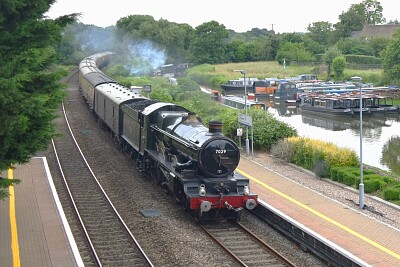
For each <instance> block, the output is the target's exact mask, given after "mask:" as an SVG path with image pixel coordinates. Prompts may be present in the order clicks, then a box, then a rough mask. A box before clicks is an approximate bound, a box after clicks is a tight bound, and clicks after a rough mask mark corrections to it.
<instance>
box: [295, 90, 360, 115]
mask: <svg viewBox="0 0 400 267" xmlns="http://www.w3.org/2000/svg"><path fill="white" fill-rule="evenodd" d="M344 101H345V100H344V99H340V98H337V97H334V96H325V95H321V96H313V95H308V96H303V97H302V98H301V103H300V105H299V110H300V113H302V114H303V113H310V114H319V115H321V116H324V115H326V116H352V115H353V114H354V113H355V112H354V110H353V109H352V108H350V107H346V105H345V102H344Z"/></svg>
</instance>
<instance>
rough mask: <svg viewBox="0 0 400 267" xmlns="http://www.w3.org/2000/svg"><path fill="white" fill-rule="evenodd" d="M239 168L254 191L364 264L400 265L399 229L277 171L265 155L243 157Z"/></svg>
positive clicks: (377, 265)
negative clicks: (263, 161)
mask: <svg viewBox="0 0 400 267" xmlns="http://www.w3.org/2000/svg"><path fill="white" fill-rule="evenodd" d="M237 172H239V173H240V174H242V175H245V176H247V177H248V178H250V185H251V191H253V192H254V193H256V194H258V195H259V198H261V200H262V201H264V202H266V203H268V204H269V205H270V206H272V207H274V208H276V209H277V210H279V211H281V212H282V213H283V214H285V215H287V216H288V217H289V218H291V219H292V220H294V221H296V222H297V223H299V224H300V225H303V226H304V227H307V229H310V230H311V231H313V232H315V233H317V234H318V235H320V236H322V237H323V238H325V239H326V240H329V241H331V242H332V243H334V244H335V245H337V246H338V247H340V248H342V249H343V250H345V251H347V252H349V253H350V255H351V254H352V255H353V256H354V257H355V258H357V259H360V262H363V264H362V265H365V266H374V267H380V266H382V267H383V266H393V267H394V266H400V230H399V229H396V228H394V227H392V226H389V225H387V224H385V223H383V222H380V221H378V220H376V219H374V218H371V217H370V216H367V215H366V214H364V213H362V212H360V210H357V207H355V206H354V207H351V206H347V205H344V204H342V203H339V202H337V201H334V200H332V199H329V198H327V197H325V196H323V195H322V194H320V193H318V192H316V191H314V190H311V189H309V188H307V187H304V186H302V185H300V184H298V183H296V182H294V181H292V180H290V179H288V178H286V177H284V176H282V175H281V174H278V173H277V172H275V171H273V170H271V169H269V168H268V166H266V165H265V164H262V159H261V160H260V159H257V158H256V159H255V160H250V159H246V158H245V157H242V159H241V160H240V164H239V167H238V169H237ZM315 179H317V178H315Z"/></svg>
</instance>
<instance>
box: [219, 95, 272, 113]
mask: <svg viewBox="0 0 400 267" xmlns="http://www.w3.org/2000/svg"><path fill="white" fill-rule="evenodd" d="M223 105H225V106H228V107H231V108H234V109H245V108H246V106H247V109H262V110H266V105H265V103H263V102H259V101H257V100H251V99H246V100H245V99H244V98H242V97H238V96H234V95H227V96H224V97H223Z"/></svg>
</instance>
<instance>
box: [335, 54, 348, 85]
mask: <svg viewBox="0 0 400 267" xmlns="http://www.w3.org/2000/svg"><path fill="white" fill-rule="evenodd" d="M345 68H346V58H345V57H344V56H339V57H335V58H334V59H333V61H332V66H331V69H332V70H333V72H334V73H335V77H336V80H339V79H341V78H342V77H343V73H344V69H345Z"/></svg>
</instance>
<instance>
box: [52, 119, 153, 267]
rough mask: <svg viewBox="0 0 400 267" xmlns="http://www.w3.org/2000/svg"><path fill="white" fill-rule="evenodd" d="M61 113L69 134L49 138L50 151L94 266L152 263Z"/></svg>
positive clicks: (149, 264) (145, 264)
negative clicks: (51, 142)
mask: <svg viewBox="0 0 400 267" xmlns="http://www.w3.org/2000/svg"><path fill="white" fill-rule="evenodd" d="M64 115H65V122H66V125H65V127H68V130H69V132H70V135H69V136H64V138H62V139H56V140H55V141H53V148H54V154H55V156H56V158H57V161H58V163H59V168H60V172H61V173H62V176H63V177H64V181H65V184H66V188H67V191H68V192H69V195H70V197H71V201H72V203H73V206H74V207H75V210H76V213H77V217H78V218H79V221H80V222H81V225H82V228H83V231H84V232H85V235H86V239H87V242H88V244H89V246H88V247H90V250H91V253H92V255H93V258H94V262H96V265H98V266H102V265H106V266H152V264H151V262H150V261H149V259H148V258H147V256H146V255H145V253H144V252H143V250H142V249H141V247H140V245H139V244H138V242H137V241H136V239H135V237H134V236H133V234H132V233H131V232H130V230H129V229H128V227H127V226H126V224H125V222H124V221H123V220H122V218H121V216H120V215H119V214H118V212H117V211H116V209H115V208H114V206H113V204H112V203H111V201H110V199H109V197H108V196H107V195H106V193H105V191H104V190H103V188H102V187H101V185H100V183H99V182H98V180H97V178H96V176H95V175H94V173H93V172H92V170H91V168H90V166H89V165H88V164H87V161H86V159H85V157H84V155H83V153H82V151H81V150H80V148H79V146H78V144H77V143H76V140H75V137H74V135H73V132H72V130H71V128H70V127H69V124H68V118H67V116H66V113H65V112H64Z"/></svg>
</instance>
